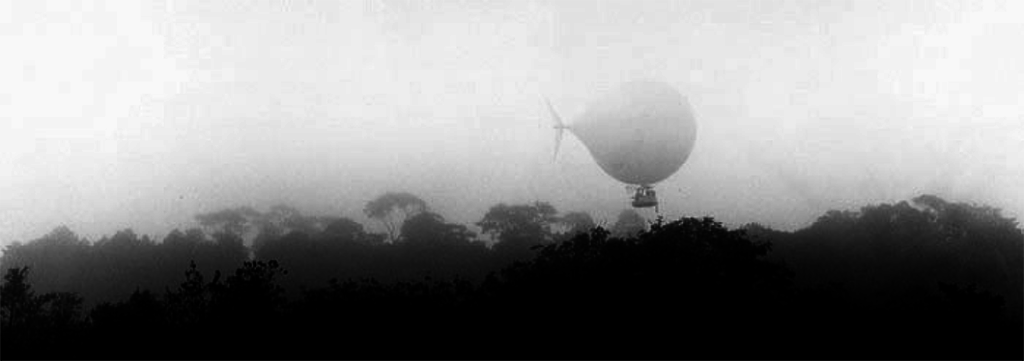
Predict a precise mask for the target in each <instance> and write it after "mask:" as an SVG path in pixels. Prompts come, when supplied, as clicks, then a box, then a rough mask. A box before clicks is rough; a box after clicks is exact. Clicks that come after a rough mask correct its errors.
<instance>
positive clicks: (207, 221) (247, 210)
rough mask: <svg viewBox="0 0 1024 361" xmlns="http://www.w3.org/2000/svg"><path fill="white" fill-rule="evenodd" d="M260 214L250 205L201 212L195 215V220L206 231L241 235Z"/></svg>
mask: <svg viewBox="0 0 1024 361" xmlns="http://www.w3.org/2000/svg"><path fill="white" fill-rule="evenodd" d="M261 216H262V214H260V212H258V211H256V210H255V209H252V208H251V207H238V208H228V209H222V210H219V211H215V212H210V213H201V214H198V215H196V220H197V221H199V224H200V225H201V226H203V227H205V228H206V229H207V233H210V234H217V233H228V234H233V235H236V236H243V235H244V234H245V233H246V231H248V230H249V229H250V228H251V227H252V226H253V220H255V219H259V218H260V217H261Z"/></svg>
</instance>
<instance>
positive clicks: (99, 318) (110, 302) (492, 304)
mask: <svg viewBox="0 0 1024 361" xmlns="http://www.w3.org/2000/svg"><path fill="white" fill-rule="evenodd" d="M364 211H365V213H366V215H367V216H369V217H370V218H372V219H373V220H375V221H378V222H380V225H381V228H383V229H384V232H383V233H374V232H370V231H367V230H366V229H365V228H364V226H363V225H362V224H360V223H358V222H355V221H353V220H351V219H348V218H342V217H324V216H309V215H304V214H302V213H301V212H299V211H298V210H296V209H294V208H291V207H288V206H275V207H272V208H271V209H270V210H268V211H266V212H261V211H257V210H254V209H251V208H244V207H243V208H235V209H226V210H222V211H218V212H212V213H208V214H200V215H198V216H197V217H196V219H197V221H198V223H199V225H200V227H199V228H195V229H189V230H186V231H177V230H176V231H173V232H171V233H170V234H168V235H167V236H166V237H165V238H164V239H163V240H161V241H159V242H157V241H154V240H152V239H150V238H148V237H146V236H138V235H136V234H135V233H134V232H132V231H131V230H123V231H119V232H116V233H115V234H114V235H113V236H111V237H104V238H103V239H101V240H99V241H96V242H90V241H87V240H84V239H81V238H79V237H78V236H76V235H75V234H74V233H73V232H72V231H71V230H69V229H67V228H66V227H59V228H57V229H55V230H54V231H53V232H51V233H49V234H47V235H46V236H44V237H42V238H39V239H36V240H33V241H30V242H27V243H24V244H18V243H16V244H12V245H10V246H8V247H7V248H6V249H5V250H4V254H3V256H2V258H0V265H2V267H3V268H4V269H5V270H6V272H5V274H4V280H3V285H2V289H0V303H2V307H0V316H2V317H0V321H2V324H0V326H2V331H0V334H2V337H3V339H2V344H3V357H4V358H7V359H12V358H73V359H89V358H104V359H110V358H142V359H153V358H159V359H166V358H175V359H182V358H186V359H187V358H203V359H242V358H244V359H268V358H270V359H275V358H288V359H295V358H327V359H345V358H364V359H365V358H371V359H380V358H392V359H394V358H418V359H423V358H432V359H436V358H491V359H493V358H572V359H579V358H597V359H608V358H621V359H635V358H705V359H708V358H710V359H735V358H754V359H777V358H787V359H792V358H831V359H835V358H861V359H863V358H869V359H872V358H889V359H893V358H915V359H917V358H930V359H949V358H957V359H967V358H970V359H1020V358H1022V353H1024V347H1022V346H1024V316H1022V312H1021V310H1022V309H1024V304H1022V303H1024V302H1022V298H1024V297H1022V296H1024V233H1022V231H1021V229H1020V228H1019V227H1018V224H1017V223H1016V221H1015V220H1013V219H1010V218H1007V217H1004V216H1002V215H1001V214H1000V212H999V210H997V209H993V208H990V207H986V206H978V205H973V204H966V203H954V202H948V201H945V200H943V199H940V198H938V197H934V196H921V197H917V198H915V199H913V200H912V201H910V202H900V203H897V204H881V205H874V206H867V207H864V208H862V209H860V210H859V211H856V212H853V211H830V212H828V213H826V214H825V215H823V216H822V217H820V218H819V219H818V220H817V221H816V222H814V223H813V224H812V225H811V226H809V227H807V228H804V229H801V230H798V231H795V232H782V231H777V230H772V229H769V228H767V227H763V226H760V225H757V224H750V225H747V226H744V227H741V228H739V229H729V228H727V227H725V226H723V225H722V224H721V223H719V222H716V221H715V220H714V219H711V218H683V219H678V220H663V219H658V220H656V221H654V222H653V223H651V224H645V223H644V221H643V219H642V218H640V217H639V216H638V215H637V214H636V213H635V212H632V211H624V212H623V213H622V214H621V215H620V217H619V219H618V221H617V222H616V223H615V224H614V225H613V226H611V227H609V229H607V230H606V228H603V227H599V226H596V225H595V223H594V221H593V220H592V219H591V217H590V216H589V215H588V214H586V213H584V212H568V213H565V214H559V212H558V211H557V210H556V209H555V208H554V207H552V206H551V205H549V204H547V203H543V202H537V203H533V204H514V205H507V204H499V205H495V206H493V207H491V208H490V209H489V210H488V212H487V213H486V214H485V215H484V216H483V217H482V218H481V219H480V221H479V222H477V223H476V225H477V226H479V227H480V229H481V231H482V232H483V233H484V234H485V235H487V236H489V237H490V238H491V239H492V240H494V241H495V242H494V243H493V244H492V245H491V246H488V245H487V243H485V242H482V241H481V240H480V237H481V235H477V234H474V233H473V232H471V231H469V229H468V228H467V227H466V226H465V225H461V224H457V223H451V222H448V221H446V220H445V218H444V217H443V216H442V215H439V214H437V213H435V212H433V211H431V209H430V208H429V207H428V205H427V204H426V203H425V202H423V201H422V200H421V199H419V198H418V197H416V196H414V195H411V194H408V193H387V194H384V195H382V196H380V197H378V198H377V199H374V200H373V201H371V202H369V203H368V204H367V205H366V207H365V209H364Z"/></svg>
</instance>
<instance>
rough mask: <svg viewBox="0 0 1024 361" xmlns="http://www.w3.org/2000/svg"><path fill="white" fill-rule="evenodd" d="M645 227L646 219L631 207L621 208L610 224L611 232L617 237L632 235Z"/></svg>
mask: <svg viewBox="0 0 1024 361" xmlns="http://www.w3.org/2000/svg"><path fill="white" fill-rule="evenodd" d="M645 229H647V221H645V220H644V217H642V216H640V213H637V212H636V211H634V210H633V209H629V208H627V209H623V210H622V212H619V216H618V218H616V220H615V224H614V225H612V234H613V235H615V236H617V237H632V236H635V235H637V233H640V232H642V231H643V230H645Z"/></svg>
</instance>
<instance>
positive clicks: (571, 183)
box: [0, 0, 1024, 243]
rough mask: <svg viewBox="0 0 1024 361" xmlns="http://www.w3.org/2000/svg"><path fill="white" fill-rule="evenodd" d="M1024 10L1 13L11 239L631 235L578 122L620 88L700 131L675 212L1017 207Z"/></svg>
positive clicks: (538, 7)
mask: <svg viewBox="0 0 1024 361" xmlns="http://www.w3.org/2000/svg"><path fill="white" fill-rule="evenodd" d="M1022 37H1024V1H1016V0H1006V1H995V0H993V1H944V0H934V1H909V0H908V1H902V0H901V1H888V0H887V1H870V0H856V1H781V0H778V1H710V0H708V1H685V0H665V1H603V2H602V1H589V0H588V1H583V0H576V1H553V2H548V1H524V0H514V1H512V0H510V1H391V0H375V1H365V2H360V1H201V0H196V1H180V2H174V1H167V2H163V1H149V2H145V1H136V0H132V1H99V2H93V1H80V0H74V1H70V0H69V1H38V0H23V1H22V0H17V1H6V2H3V4H0V43H2V44H4V52H3V55H2V56H0V95H2V96H0V243H8V242H11V241H16V240H21V241H24V240H28V239H31V238H35V237H38V236H40V235H42V234H44V233H46V232H47V231H49V230H50V229H52V228H53V227H55V226H57V225H59V224H66V225H68V226H70V227H71V228H72V229H73V230H75V231H76V232H78V233H80V234H82V235H86V236H88V237H90V238H92V239H96V238H98V237H99V236H101V235H103V234H112V233H113V232H114V231H115V230H117V229H121V228H127V227H132V228H134V229H135V230H136V231H138V232H140V233H145V234H150V235H152V236H156V237H158V238H160V237H162V236H163V234H164V233H166V232H167V231H168V230H169V229H171V228H174V227H187V226H191V225H193V224H194V222H193V220H192V216H193V215H194V214H196V213H198V212H205V211H211V210H215V209H219V208H223V207H229V206H238V205H250V206H253V207H257V208H263V209H265V208H267V207H269V206H270V205H272V204H276V203H281V202H284V203H289V204H293V205H295V206H298V207H299V208H300V209H302V210H305V211H307V212H310V213H327V214H334V215H344V216H349V217H352V218H354V219H356V220H359V221H361V222H367V220H366V219H365V217H363V215H362V213H361V209H362V206H363V205H364V204H365V202H366V201H368V200H370V199H371V198H373V197H374V196H376V195H378V194H379V193H381V192H383V191H386V190H407V191H410V192H413V193H416V194H418V195H420V196H421V197H423V198H424V199H425V200H427V201H428V202H429V203H430V204H431V205H432V206H433V207H434V208H436V209H438V210H439V211H440V212H441V213H442V214H443V215H445V216H446V217H448V218H449V219H450V220H453V221H458V222H463V223H471V222H475V221H477V220H479V218H480V217H481V216H482V215H483V214H484V212H486V210H487V208H488V207H489V206H491V205H493V204H496V203H498V202H527V201H532V200H538V199H539V200H547V201H550V202H551V203H552V204H553V205H555V207H556V208H558V209H559V210H563V211H568V210H577V209H579V210H588V211H591V213H592V214H594V215H595V216H596V217H597V218H598V219H602V218H603V219H608V220H614V216H615V214H617V212H618V211H619V210H621V209H622V208H624V207H626V206H627V201H628V199H627V197H628V194H627V193H626V191H625V190H624V187H623V185H621V184H619V183H617V182H616V181H615V180H614V179H612V178H611V177H609V176H607V175H605V174H604V173H603V172H602V171H601V170H600V168H599V167H598V166H597V165H596V164H595V163H594V162H593V160H592V159H591V158H590V155H589V153H587V151H586V149H585V148H584V147H583V145H582V144H581V143H580V142H579V141H578V140H576V139H574V138H572V137H567V138H566V141H565V142H564V143H563V147H562V150H561V153H560V154H559V157H558V159H557V160H553V159H552V157H551V155H552V154H551V153H552V148H553V138H554V136H553V132H552V130H551V128H550V120H549V119H548V116H547V113H546V112H547V111H546V109H545V108H544V106H543V104H544V103H543V100H542V99H543V96H547V97H549V98H550V99H551V101H552V103H553V104H554V105H555V107H556V108H558V109H559V111H560V112H561V113H562V116H563V117H565V118H572V117H573V116H574V115H578V114H580V113H581V112H582V110H583V106H584V105H585V103H586V101H588V100H589V99H592V98H593V97H595V96H598V95H600V93H601V92H602V91H605V90H607V89H609V88H611V87H613V86H615V85H617V84H619V83H621V82H623V81H627V80H633V79H640V78H648V79H657V80H661V81H665V82H668V83H670V84H673V85H675V86H676V87H677V88H678V89H679V90H680V91H681V92H682V93H684V95H686V96H687V97H688V98H689V100H690V103H691V104H692V106H693V109H694V112H695V114H696V116H697V122H698V135H697V144H696V147H695V148H694V151H693V153H692V155H691V156H690V158H689V161H688V163H687V164H686V165H684V166H683V168H682V169H681V170H680V171H679V172H678V173H676V174H675V175H674V176H672V177H671V178H669V179H668V180H666V181H664V182H663V183H661V184H659V185H658V189H659V196H660V198H661V201H662V211H663V212H664V213H667V214H668V215H671V216H681V215H691V216H692V215H713V216H715V217H717V218H719V219H720V220H723V221H725V222H726V223H727V224H730V225H739V224H743V223H747V222H755V221H756V222H760V223H763V224H767V225H770V226H773V227H777V228H782V229H794V228H796V227H801V226H805V225H807V224H809V223H810V222H812V221H813V220H814V219H815V218H816V217H817V216H818V215H820V214H822V213H824V212H825V211H826V210H828V209H856V208H857V207H859V206H862V205H867V204H872V203H878V202H893V201H899V200H905V199H909V198H911V197H913V196H916V195H919V194H922V193H934V194H937V195H939V196H942V197H945V198H947V199H950V200H955V201H967V202H976V203H984V204H989V205H992V206H997V207H1000V208H1003V209H1004V210H1005V212H1006V213H1008V214H1010V215H1013V216H1016V217H1018V218H1021V216H1022V215H1024V116H1022V113H1021V109H1022V108H1021V107H1022V105H1024V90H1022V86H1024V47H1022V46H1021V41H1022V40H1021V39H1022Z"/></svg>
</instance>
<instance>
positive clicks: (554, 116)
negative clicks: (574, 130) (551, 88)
mask: <svg viewBox="0 0 1024 361" xmlns="http://www.w3.org/2000/svg"><path fill="white" fill-rule="evenodd" d="M544 103H546V104H547V105H548V111H549V112H551V120H552V121H554V122H555V155H554V157H555V158H557V157H558V148H559V147H560V146H561V145H562V133H563V132H564V131H565V128H566V127H565V123H562V117H560V116H558V112H556V111H555V107H553V106H551V101H550V100H548V98H544Z"/></svg>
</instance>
